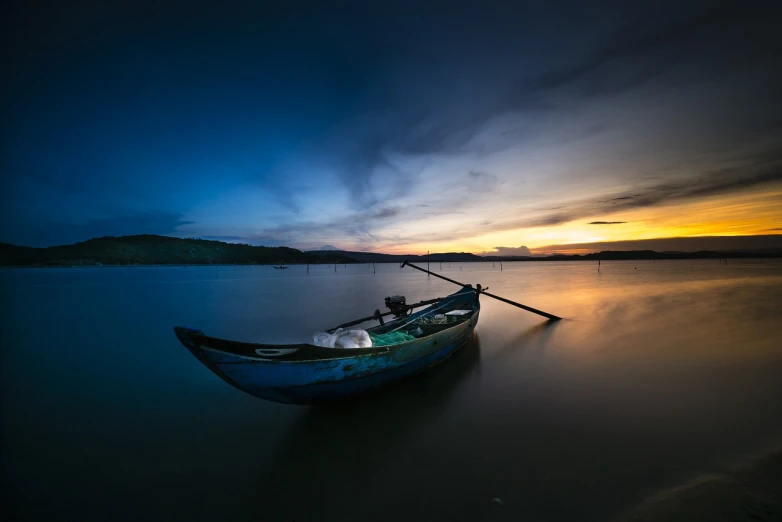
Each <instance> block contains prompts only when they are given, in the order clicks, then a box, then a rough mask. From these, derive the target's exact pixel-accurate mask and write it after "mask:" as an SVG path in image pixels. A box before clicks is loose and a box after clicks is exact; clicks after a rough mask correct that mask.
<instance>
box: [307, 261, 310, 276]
mask: <svg viewBox="0 0 782 522" xmlns="http://www.w3.org/2000/svg"><path fill="white" fill-rule="evenodd" d="M307 273H308V274H309V273H310V264H309V263H307Z"/></svg>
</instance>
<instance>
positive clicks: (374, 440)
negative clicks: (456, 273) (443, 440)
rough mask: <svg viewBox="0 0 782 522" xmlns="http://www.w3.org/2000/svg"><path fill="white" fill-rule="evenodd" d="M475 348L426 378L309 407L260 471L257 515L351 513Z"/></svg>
mask: <svg viewBox="0 0 782 522" xmlns="http://www.w3.org/2000/svg"><path fill="white" fill-rule="evenodd" d="M480 344H481V343H480V338H479V337H478V335H477V334H474V335H473V337H472V339H471V340H470V341H468V343H467V344H465V345H464V346H463V347H462V348H461V349H460V350H458V351H457V352H456V353H454V355H452V356H451V357H450V358H449V359H447V360H446V361H444V362H443V363H442V364H440V365H438V366H436V367H434V368H431V369H430V370H428V371H427V372H425V373H424V374H420V375H418V376H415V377H412V378H410V379H407V380H405V381H402V382H399V383H396V384H393V385H389V386H386V387H384V388H383V389H381V390H379V391H377V392H375V393H372V394H369V395H365V396H362V397H359V398H356V399H354V400H351V401H347V402H339V403H335V404H331V405H318V406H312V407H310V408H308V409H307V411H306V412H305V413H304V415H303V416H302V417H301V418H300V419H299V420H298V422H296V424H295V425H294V426H293V427H292V429H291V430H290V432H289V433H288V434H287V435H286V440H285V442H284V444H283V446H282V447H281V448H280V449H279V451H278V453H277V456H276V457H275V458H274V460H273V461H272V462H271V463H270V465H269V466H268V467H267V468H265V469H264V470H263V472H262V478H261V479H260V481H259V485H258V488H257V491H258V493H257V497H256V498H255V501H256V503H257V506H256V511H257V513H258V517H259V518H260V519H265V520H310V519H318V517H319V516H321V517H322V516H323V513H329V518H330V519H336V518H334V517H337V516H338V514H340V513H341V512H342V511H341V510H343V509H355V505H356V502H357V499H356V495H357V492H358V491H361V490H362V489H364V488H372V486H373V483H377V482H378V480H382V478H381V475H382V473H383V469H385V468H386V467H387V464H388V459H389V458H391V457H392V455H393V454H394V451H395V450H397V449H398V448H400V447H404V446H405V445H406V444H408V443H409V442H408V438H409V435H411V434H413V433H416V432H419V431H421V430H425V429H426V426H427V424H429V423H431V422H433V421H434V420H436V419H437V418H438V416H439V414H441V413H442V412H443V411H444V410H445V409H446V407H447V405H448V404H449V402H450V401H452V400H453V399H454V397H455V396H456V395H458V393H459V390H460V389H461V388H462V387H463V385H464V383H465V382H466V381H467V380H469V377H470V376H471V375H472V374H473V373H474V372H475V371H476V370H477V368H478V366H479V364H480V351H481V346H480ZM283 491H287V492H288V493H289V494H286V495H280V494H279V493H280V492H283ZM291 492H295V494H294V495H293V496H291V495H290V493H291ZM349 518H350V519H354V518H355V516H353V517H349Z"/></svg>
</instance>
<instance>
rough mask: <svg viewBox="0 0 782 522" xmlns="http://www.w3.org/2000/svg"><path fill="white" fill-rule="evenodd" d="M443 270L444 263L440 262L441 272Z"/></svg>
mask: <svg viewBox="0 0 782 522" xmlns="http://www.w3.org/2000/svg"><path fill="white" fill-rule="evenodd" d="M442 269H443V262H442V261H440V270H442Z"/></svg>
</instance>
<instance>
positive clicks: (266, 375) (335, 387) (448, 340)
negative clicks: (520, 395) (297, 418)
mask: <svg viewBox="0 0 782 522" xmlns="http://www.w3.org/2000/svg"><path fill="white" fill-rule="evenodd" d="M465 288H468V287H465ZM448 299H450V300H451V302H452V304H454V305H458V306H459V307H461V308H462V309H465V307H471V315H470V316H469V319H466V320H464V321H462V322H460V323H458V324H455V325H453V326H451V325H447V326H446V325H443V327H442V329H441V331H434V332H432V333H431V334H430V335H425V336H423V337H421V338H419V339H415V340H414V341H410V342H406V343H401V344H397V345H393V346H386V347H373V348H357V349H337V348H322V347H315V346H312V345H284V346H280V345H261V344H250V343H237V342H233V341H225V340H220V339H215V338H211V337H207V336H206V335H204V334H203V332H200V331H199V330H195V329H190V328H181V327H177V328H175V332H176V334H177V337H179V340H180V341H181V342H182V344H183V345H185V346H186V347H187V348H188V350H190V352H191V353H193V355H195V356H196V357H197V358H198V359H199V360H200V361H201V362H202V363H203V364H204V365H205V366H207V367H208V368H209V369H210V370H212V371H213V372H214V373H215V374H217V375H218V376H219V377H221V378H222V379H223V380H225V381H226V382H228V383H229V384H231V385H232V386H235V387H236V388H238V389H240V390H242V391H245V392H247V393H249V394H251V395H254V396H256V397H260V398H262V399H267V400H271V401H276V402H283V403H292V404H314V403H319V402H327V401H333V400H338V399H344V398H348V397H352V396H355V395H359V394H362V393H366V392H368V391H370V390H373V389H375V388H378V387H380V386H382V385H384V384H386V383H389V382H393V381H397V380H400V379H403V378H406V377H409V376H411V375H414V374H416V373H419V372H421V371H424V370H426V369H427V368H429V367H431V366H434V365H436V364H438V363H440V362H442V361H443V360H445V359H447V358H448V357H449V356H450V355H451V354H453V353H454V352H455V351H456V350H458V349H459V347H461V346H462V345H464V344H465V343H466V342H467V341H468V340H469V339H470V338H471V337H472V333H473V331H474V329H475V326H476V325H477V323H478V316H479V312H480V309H479V308H480V307H479V304H478V298H477V294H475V293H474V292H473V291H471V289H470V291H469V292H464V291H462V292H459V293H457V294H454V295H452V296H449V297H448V298H445V300H444V301H442V302H441V303H440V304H438V307H439V308H442V303H446V305H447V304H448V303H447V300H448ZM432 308H433V307H430V308H428V309H425V310H422V311H421V312H418V313H416V314H413V315H412V316H410V317H411V318H415V316H423V315H426V314H427V310H429V311H430V312H429V313H431V309H432Z"/></svg>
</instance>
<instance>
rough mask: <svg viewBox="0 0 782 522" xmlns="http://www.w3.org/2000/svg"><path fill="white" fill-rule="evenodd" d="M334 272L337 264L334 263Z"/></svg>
mask: <svg viewBox="0 0 782 522" xmlns="http://www.w3.org/2000/svg"><path fill="white" fill-rule="evenodd" d="M334 271H335V272H336V271H337V263H336V262H335V263H334Z"/></svg>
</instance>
